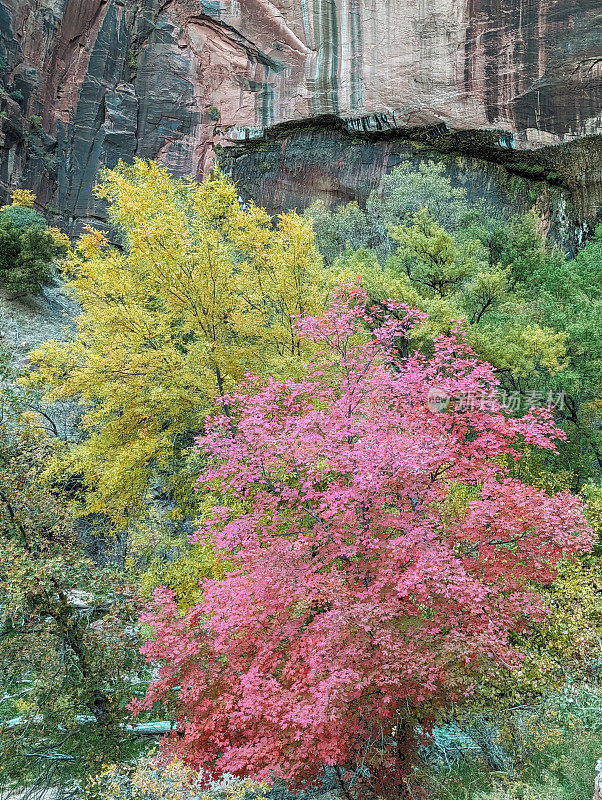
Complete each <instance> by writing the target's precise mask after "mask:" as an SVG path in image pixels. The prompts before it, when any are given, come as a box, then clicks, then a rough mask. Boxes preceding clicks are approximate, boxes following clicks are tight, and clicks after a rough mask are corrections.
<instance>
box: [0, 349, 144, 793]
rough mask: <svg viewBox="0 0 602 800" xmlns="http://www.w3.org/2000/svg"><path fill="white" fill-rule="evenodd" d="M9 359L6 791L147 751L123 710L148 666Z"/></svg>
mask: <svg viewBox="0 0 602 800" xmlns="http://www.w3.org/2000/svg"><path fill="white" fill-rule="evenodd" d="M0 362H1V363H0V371H1V373H2V374H1V377H2V387H3V388H2V390H1V391H0V410H1V419H0V586H2V592H1V593H0V791H2V790H3V789H7V790H10V788H11V787H13V788H14V787H19V786H25V787H28V788H29V789H35V788H37V789H41V788H44V787H47V786H52V785H63V786H65V785H70V784H72V782H73V781H75V780H79V779H82V778H85V776H87V775H90V774H94V773H95V772H96V771H97V770H98V769H99V768H101V767H102V765H103V764H105V763H107V762H112V761H114V760H115V759H121V758H125V757H127V756H128V755H129V754H130V753H132V752H134V751H135V750H137V749H138V748H137V745H136V744H135V742H134V739H133V738H132V735H131V734H130V733H128V730H127V728H126V724H127V722H128V712H127V710H126V708H125V706H126V703H127V701H128V700H129V698H130V697H131V694H132V690H133V687H132V680H133V679H134V678H135V677H136V676H139V677H141V676H142V675H144V671H143V670H144V668H143V666H142V664H141V660H140V657H139V655H138V646H139V645H138V641H137V632H136V625H135V623H136V618H137V613H138V610H137V608H136V604H135V603H134V601H133V598H132V595H131V592H130V590H128V589H127V587H122V586H120V584H119V583H118V581H117V580H116V577H115V575H114V574H113V573H112V572H111V571H110V570H109V569H99V568H98V567H96V566H95V565H94V564H93V563H92V562H91V561H90V560H89V559H88V558H86V557H85V555H84V554H83V552H82V549H81V547H80V545H79V542H78V537H77V533H76V530H75V529H74V526H73V522H72V518H71V514H70V508H69V504H68V503H67V502H66V501H65V499H64V498H63V497H61V496H60V495H57V494H56V493H52V492H51V491H49V489H48V488H47V487H45V486H44V485H43V483H42V482H41V481H40V475H41V472H42V468H43V464H44V462H45V460H47V458H48V457H49V452H50V443H49V441H48V440H47V439H46V438H45V436H44V435H43V434H42V433H40V428H39V427H38V426H37V425H36V418H35V415H33V416H32V415H31V412H29V411H28V410H27V404H26V403H25V402H24V400H25V398H23V397H21V396H20V392H19V390H18V389H16V388H14V387H15V385H16V384H15V377H17V376H15V374H14V373H13V371H12V369H11V366H10V362H9V360H8V358H7V357H6V355H5V354H0Z"/></svg>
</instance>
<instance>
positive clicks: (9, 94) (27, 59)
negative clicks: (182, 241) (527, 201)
mask: <svg viewBox="0 0 602 800" xmlns="http://www.w3.org/2000/svg"><path fill="white" fill-rule="evenodd" d="M601 23H602V10H601V8H600V4H599V2H598V0H581V2H579V3H575V2H574V0H389V1H388V2H380V3H377V2H374V0H276V2H272V0H45V4H44V5H40V3H39V2H38V0H0V67H1V68H2V69H1V70H0V71H1V72H3V85H4V92H3V94H2V97H1V99H0V112H1V115H0V201H3V200H5V199H6V197H7V195H8V193H9V191H10V189H11V188H14V187H15V186H27V187H29V188H32V189H33V190H34V191H35V192H36V193H37V194H38V196H39V200H40V202H41V203H42V204H44V205H47V204H50V211H51V213H53V214H54V215H55V216H56V217H58V218H59V219H62V221H63V224H64V225H65V226H66V227H67V228H68V229H72V230H73V229H74V228H75V227H78V226H80V225H81V223H82V222H83V221H85V220H88V221H92V222H94V220H102V218H103V217H104V209H103V206H102V204H101V203H100V202H99V201H98V200H97V199H96V198H94V196H93V193H92V187H93V185H94V183H95V181H96V179H97V174H98V170H99V167H101V166H103V165H107V166H112V165H114V164H115V163H116V161H117V160H118V159H119V158H124V159H127V160H130V159H131V158H132V157H134V156H147V157H153V158H158V159H159V160H160V161H162V162H164V163H166V164H168V165H169V167H170V169H172V170H173V172H174V173H175V174H178V175H192V176H199V175H200V174H201V173H202V172H203V171H204V170H206V169H207V168H208V167H209V166H210V164H211V163H213V160H214V158H215V149H216V146H219V147H224V148H226V147H228V146H231V145H234V146H235V148H236V149H235V151H234V152H233V154H232V155H230V156H229V155H228V154H227V153H224V155H223V156H222V160H223V161H224V163H226V162H228V160H230V161H236V163H237V165H238V167H239V169H238V170H237V173H238V176H239V177H241V176H242V177H244V175H245V173H246V172H247V171H248V170H247V168H246V167H245V166H244V163H245V155H244V153H245V152H248V153H249V162H248V163H249V165H250V166H249V168H248V169H249V170H251V173H252V179H251V182H250V184H249V186H251V185H252V188H253V192H252V193H254V194H255V196H256V198H257V199H258V200H259V201H260V202H262V203H264V204H266V205H267V206H268V207H269V208H271V209H272V210H280V209H281V208H283V207H284V206H285V205H287V204H290V203H291V199H289V198H292V199H293V200H294V203H293V204H295V205H298V204H299V203H304V202H305V201H306V199H307V194H308V189H307V188H303V187H300V188H293V189H291V188H290V186H289V183H290V180H291V178H290V176H291V175H292V174H294V173H296V172H298V169H299V164H300V163H301V162H300V156H299V151H303V149H304V148H307V147H308V146H309V147H310V148H311V149H309V150H307V149H305V152H304V153H303V152H302V153H301V161H302V159H303V157H306V160H307V162H308V164H316V162H320V163H318V164H317V166H316V167H315V169H314V170H313V172H312V175H313V177H312V178H311V180H310V182H309V183H308V184H307V186H308V187H309V186H311V187H315V186H318V184H319V185H320V187H321V188H320V192H319V194H321V195H322V196H324V197H325V198H327V199H328V200H329V201H334V200H338V199H342V198H344V199H349V198H351V197H354V198H359V199H360V200H361V199H362V198H363V197H364V196H365V194H366V192H365V186H364V184H365V183H366V181H367V182H368V183H369V184H370V188H371V187H372V185H373V184H375V183H376V184H378V180H380V177H382V174H384V172H385V171H386V170H387V169H389V168H390V166H391V158H390V152H391V151H392V150H395V147H397V148H402V149H403V147H405V146H406V145H404V144H397V145H391V141H392V139H393V137H396V136H401V137H402V141H403V137H407V136H410V137H416V136H418V138H420V137H422V141H423V142H424V140H425V137H426V143H427V145H428V147H429V148H430V150H431V153H430V154H431V155H432V154H433V153H435V154H438V153H444V154H447V156H445V157H446V158H447V157H448V156H449V155H450V154H454V153H455V154H456V156H458V155H459V156H461V157H462V158H463V159H466V158H469V159H472V160H473V161H474V160H475V159H476V160H478V161H482V160H484V161H486V162H492V163H494V164H501V165H502V168H503V169H504V170H505V169H506V168H508V165H510V167H509V170H510V174H515V175H520V176H521V177H522V178H524V179H527V180H531V181H532V180H534V179H536V180H538V181H540V182H541V181H543V182H546V183H549V184H551V185H560V186H562V187H563V188H564V190H565V192H566V197H567V200H571V201H572V205H573V208H572V210H571V212H570V214H569V216H570V217H571V220H572V222H573V223H576V222H583V221H587V222H588V223H589V224H590V225H591V223H592V222H593V221H594V220H595V218H596V217H597V215H598V213H599V209H600V194H601V186H602V178H601V176H600V170H601V168H600V161H601V159H600V147H599V144H598V142H599V140H597V139H596V137H595V134H598V133H599V132H601V131H602V110H601V109H602V102H601V101H602V24H601ZM316 120H318V121H320V135H319V137H317V138H315V137H314V140H313V141H310V142H308V137H307V135H306V134H305V133H302V132H299V131H294V130H293V131H288V134H287V137H286V146H285V147H283V146H282V136H281V135H276V136H275V135H274V128H275V130H276V132H277V131H278V127H277V126H278V125H281V124H283V123H284V124H289V123H298V122H299V121H309V122H313V121H316ZM324 120H330V123H329V124H328V125H325V124H324ZM473 134H478V135H473ZM471 135H472V139H471ZM345 137H346V138H345ZM454 137H456V138H454ZM584 137H585V138H584ZM258 141H259V142H262V143H263V147H264V152H268V151H269V157H268V161H269V163H270V168H269V172H268V173H266V180H265V182H262V181H261V180H260V176H259V175H258V174H256V173H257V159H256V155H255V153H256V152H257V151H256V148H255V144H256V143H257V142H258ZM366 142H368V143H369V144H370V145H374V146H370V147H367V146H366ZM582 142H585V143H586V144H584V145H583V146H580V147H577V145H579V144H580V143H582ZM249 144H251V147H248V145H249ZM554 146H556V149H558V151H559V154H558V155H557V156H555V155H551V154H550V152H549V151H550V150H552V149H554ZM315 147H319V148H323V149H321V150H320V149H318V150H316V149H315ZM333 148H334V150H336V149H337V148H338V149H339V150H340V149H341V148H343V149H344V151H345V158H349V160H350V163H352V164H353V165H354V166H356V165H357V164H358V162H359V161H361V163H362V169H361V170H360V172H361V176H360V179H359V181H358V185H357V186H356V187H354V186H353V185H352V183H353V182H352V181H351V180H348V179H343V178H342V173H341V170H340V169H338V168H337V167H336V166H335V167H333V162H332V160H331V159H332V157H333ZM293 149H294V150H296V154H295V156H294V158H293V159H292V160H288V159H289V158H290V157H291V150H293ZM556 162H558V163H560V164H561V166H562V169H560V170H559V169H558V167H557V166H554V164H555V163H556ZM458 163H460V162H458ZM525 167H526V168H527V169H526V170H525V169H524V168H525ZM536 167H539V168H540V171H539V172H537V171H535V172H533V170H534V169H535V168H536ZM521 169H522V172H521ZM529 170H531V172H529ZM275 171H276V172H278V173H279V174H280V175H281V176H282V177H283V180H284V184H283V185H279V184H278V183H277V180H276V178H275V174H276V173H275ZM456 171H458V170H456ZM460 172H461V168H460ZM458 174H459V173H458ZM472 174H473V170H472V168H471V169H469V170H468V171H467V172H466V174H465V175H464V177H462V178H461V180H462V181H464V182H465V183H467V184H470V183H471V181H472V180H473V178H472V177H471V175H472ZM366 175H370V176H371V177H370V178H369V179H368V178H366V177H365V176H366ZM275 181H276V184H277V189H276V191H275V193H274V191H273V187H274V183H275ZM287 181H288V182H287ZM366 185H367V184H366ZM243 186H244V187H245V188H246V187H247V183H246V181H245V180H243Z"/></svg>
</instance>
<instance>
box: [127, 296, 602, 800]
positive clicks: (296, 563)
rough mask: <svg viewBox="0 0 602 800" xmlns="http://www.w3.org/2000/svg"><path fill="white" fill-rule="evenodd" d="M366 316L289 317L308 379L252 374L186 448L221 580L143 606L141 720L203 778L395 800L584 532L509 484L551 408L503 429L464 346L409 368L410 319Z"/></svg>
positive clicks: (399, 311)
mask: <svg viewBox="0 0 602 800" xmlns="http://www.w3.org/2000/svg"><path fill="white" fill-rule="evenodd" d="M365 308H366V296H365V294H364V293H363V291H362V290H361V289H360V288H358V287H353V288H347V289H346V290H345V292H344V293H342V294H340V296H339V297H338V299H337V300H335V302H334V303H333V304H332V306H331V307H330V309H329V310H328V312H327V313H326V314H325V315H324V316H322V317H306V318H304V319H302V320H300V321H299V322H298V324H297V331H298V333H299V335H300V336H301V337H302V338H304V339H309V340H313V342H317V343H318V345H319V346H320V348H321V350H320V354H319V356H317V357H316V358H315V359H314V361H313V362H312V364H311V366H310V368H309V369H308V371H307V373H306V377H305V379H303V380H293V379H291V380H285V381H281V380H275V379H270V380H269V381H268V382H267V383H261V382H260V381H259V380H256V379H253V378H251V377H249V379H248V383H247V385H246V386H245V387H244V389H243V390H242V391H241V393H239V394H235V395H232V396H228V397H225V398H223V405H222V408H223V412H222V413H221V414H219V415H218V416H215V417H214V418H212V420H211V421H210V422H209V424H208V425H207V427H206V430H205V433H204V435H203V436H201V437H200V438H199V439H198V447H199V450H200V452H201V453H203V454H205V457H206V459H207V462H206V463H207V465H206V468H205V470H204V471H203V473H202V474H201V476H200V477H199V481H198V486H199V489H200V490H202V491H203V492H210V493H213V496H214V498H215V508H214V511H213V515H212V516H211V518H209V519H206V520H205V521H204V524H203V528H202V530H201V531H200V532H199V533H198V534H197V539H199V540H207V541H209V542H211V543H212V544H213V546H215V547H216V548H218V549H219V550H220V551H221V552H223V553H224V554H227V556H228V559H229V560H231V562H232V564H233V566H234V569H233V570H232V571H231V572H229V573H228V574H227V575H226V576H225V577H224V578H223V579H222V580H209V579H206V580H205V582H204V584H203V591H204V595H203V600H202V602H201V603H199V604H198V605H196V606H194V607H193V608H191V609H190V610H189V611H188V612H187V613H186V614H185V615H184V616H182V615H181V614H180V613H179V612H178V609H177V606H176V603H175V600H174V598H173V596H172V595H171V594H170V593H169V592H168V591H167V590H159V591H158V592H157V593H156V606H155V609H154V611H153V612H152V613H150V614H148V615H147V617H146V622H147V623H148V624H149V625H150V626H151V628H152V631H153V636H152V638H151V639H150V640H149V641H148V643H147V644H146V646H145V653H146V656H147V658H149V659H150V660H153V661H158V662H159V663H160V665H161V666H160V672H159V676H158V678H157V680H156V681H155V682H154V684H153V685H152V686H151V687H150V689H149V692H148V694H147V697H146V699H145V701H144V703H143V704H142V705H143V706H145V707H148V708H150V707H152V706H153V705H154V704H155V703H159V704H164V705H166V706H167V707H168V708H169V709H170V712H171V714H172V715H173V717H172V718H175V719H176V720H178V723H177V724H178V729H179V730H178V733H177V734H174V736H173V738H171V739H169V740H168V741H167V742H166V743H165V752H166V753H168V754H170V755H174V756H177V757H180V758H183V759H184V760H185V761H186V762H187V763H188V764H190V765H192V766H195V767H202V768H204V769H206V770H209V771H210V772H213V773H214V774H216V773H217V774H219V773H221V772H224V771H230V772H233V773H235V774H240V775H253V776H254V777H256V778H259V779H268V780H271V779H273V778H274V777H282V778H284V779H287V780H292V781H294V782H295V783H298V782H300V781H303V780H309V781H312V780H314V779H316V778H317V777H319V775H320V773H321V770H322V767H323V765H324V764H327V765H333V766H335V767H336V768H338V769H339V770H340V775H341V778H342V779H343V780H344V781H345V783H346V786H347V791H349V792H360V793H361V791H363V789H362V787H364V788H365V787H370V788H371V789H372V790H375V791H377V792H378V793H380V794H381V795H386V796H389V797H396V796H398V795H399V794H400V792H401V790H400V789H399V786H401V785H402V784H403V780H402V779H403V776H404V774H406V773H407V770H408V765H409V758H410V755H411V750H412V746H413V745H412V739H413V736H414V733H415V729H416V720H417V719H420V720H421V721H422V723H423V724H424V722H425V719H428V715H429V713H431V712H435V711H436V710H437V709H438V708H441V707H444V706H446V705H448V704H449V703H450V702H454V701H458V702H459V701H461V700H462V699H463V698H466V697H467V696H469V695H470V692H471V685H472V683H473V680H474V679H475V676H476V675H477V674H478V673H479V672H481V671H483V670H486V669H487V667H488V665H493V664H495V665H500V664H501V665H505V666H507V667H512V666H513V665H517V664H519V663H520V658H521V656H520V653H519V652H517V651H516V650H515V649H514V648H513V646H512V644H511V641H510V638H511V636H512V634H513V632H515V631H521V630H523V629H524V627H525V625H527V624H528V623H529V622H530V621H532V620H533V619H538V618H541V616H542V615H543V614H544V613H545V609H544V608H543V606H542V602H541V599H540V595H539V594H538V593H537V592H536V589H537V587H538V586H541V585H546V584H548V583H549V582H550V581H551V580H552V579H553V576H554V565H555V564H556V562H557V561H558V560H559V559H560V558H562V557H564V556H566V555H569V556H570V555H571V554H576V553H581V552H585V551H587V550H588V549H589V547H590V545H591V531H590V530H589V528H588V526H587V523H586V521H585V518H584V516H583V513H582V508H581V505H580V502H579V501H578V500H577V499H576V498H575V497H573V496H572V495H570V494H568V493H559V494H551V493H546V492H545V491H543V490H541V489H537V488H534V487H532V486H529V485H526V484H524V483H522V482H520V481H519V480H517V479H515V478H513V477H512V476H511V471H510V468H509V464H511V463H512V462H513V461H515V460H518V459H520V457H521V448H524V447H525V446H529V447H539V448H545V449H553V448H554V441H555V439H556V438H558V437H559V436H561V435H562V434H561V432H560V431H559V430H558V429H557V428H556V427H555V426H554V424H553V421H552V419H551V416H550V414H548V412H547V411H545V410H538V409H535V410H533V411H532V412H531V413H530V414H529V415H528V416H526V417H523V418H513V417H511V416H509V414H508V413H506V411H505V409H504V408H503V407H501V406H500V405H499V403H498V402H497V401H496V399H495V396H496V388H497V386H498V383H497V379H496V377H495V373H494V370H493V368H492V367H491V366H490V365H489V364H487V363H485V362H483V361H480V360H479V359H478V357H477V356H476V355H475V353H474V352H473V351H472V350H471V349H470V347H469V346H468V344H467V343H466V340H465V338H464V336H463V334H462V333H461V332H456V333H454V334H453V335H451V336H439V337H436V339H435V341H434V351H433V353H432V355H430V356H429V357H427V356H425V355H423V354H421V353H419V352H416V353H413V354H409V355H407V352H408V351H407V348H406V347H405V346H404V344H405V341H406V337H407V335H408V333H409V331H410V329H411V328H412V327H413V326H415V325H416V324H420V323H421V321H422V319H423V315H421V314H420V313H419V312H415V311H412V310H411V309H410V308H408V307H407V306H403V305H402V304H399V303H389V305H388V313H387V314H385V315H382V314H381V315H380V318H379V320H378V321H376V319H375V318H374V317H373V314H372V312H370V311H368V312H366V310H365ZM368 331H371V333H370V334H368ZM434 395H437V396H443V397H445V398H448V400H449V402H447V403H442V404H441V403H433V402H432V400H433V397H434ZM469 397H470V398H473V399H474V398H480V400H479V402H466V398H469ZM419 709H420V713H418V710H419ZM359 796H361V794H360V795H359Z"/></svg>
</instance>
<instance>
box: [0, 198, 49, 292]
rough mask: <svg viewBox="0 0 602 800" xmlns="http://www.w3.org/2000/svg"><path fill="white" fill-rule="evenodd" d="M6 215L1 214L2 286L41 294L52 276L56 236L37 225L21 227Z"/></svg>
mask: <svg viewBox="0 0 602 800" xmlns="http://www.w3.org/2000/svg"><path fill="white" fill-rule="evenodd" d="M21 210H24V209H20V211H21ZM33 213H34V214H35V213H36V212H33ZM5 214H6V212H3V213H2V214H0V283H3V284H4V286H6V288H7V289H8V290H9V291H10V292H14V293H17V294H28V293H35V292H38V291H39V290H40V287H41V286H42V285H43V284H44V283H46V282H47V281H48V279H49V278H50V275H51V272H50V264H51V262H52V259H53V255H54V240H53V237H52V235H51V234H50V233H49V232H48V231H47V230H46V229H45V228H42V227H39V226H37V225H34V226H31V227H30V226H23V227H19V226H17V225H15V223H14V222H13V220H12V218H11V217H10V216H9V217H8V218H5Z"/></svg>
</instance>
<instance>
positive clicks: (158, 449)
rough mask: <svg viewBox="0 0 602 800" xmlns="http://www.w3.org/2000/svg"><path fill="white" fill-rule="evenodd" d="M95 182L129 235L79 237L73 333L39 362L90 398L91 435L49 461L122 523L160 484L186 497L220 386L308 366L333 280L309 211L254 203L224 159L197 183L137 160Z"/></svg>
mask: <svg viewBox="0 0 602 800" xmlns="http://www.w3.org/2000/svg"><path fill="white" fill-rule="evenodd" d="M97 191H98V194H99V195H100V196H101V197H104V198H106V200H107V201H108V206H109V218H110V221H111V223H112V225H113V229H114V231H115V236H116V237H118V243H113V242H112V241H110V240H109V238H107V236H106V235H105V234H103V233H100V232H98V231H91V230H90V231H89V232H88V234H87V235H84V236H83V237H82V238H81V240H80V241H79V243H78V245H77V247H76V248H75V250H74V253H73V255H72V256H71V258H70V259H69V261H68V263H67V265H66V269H67V271H68V274H69V276H70V282H69V284H68V287H69V290H70V291H71V292H72V293H73V295H74V297H75V299H76V300H77V301H78V303H79V304H80V306H81V309H82V311H81V314H80V315H79V316H78V317H77V319H76V327H75V332H74V334H73V335H72V336H70V337H69V338H67V340H66V341H50V342H47V343H46V344H44V345H43V346H42V347H41V348H40V349H39V350H37V351H36V352H34V353H32V354H31V360H32V362H33V364H34V368H35V379H36V381H37V382H38V383H39V384H41V385H44V386H46V387H48V388H47V392H48V398H49V399H50V400H73V399H76V400H78V401H79V402H80V403H81V404H82V406H83V410H84V413H83V417H82V421H81V426H80V428H81V432H82V434H83V436H82V437H81V439H80V441H78V442H76V443H75V444H72V445H69V446H68V447H67V448H66V450H63V451H62V452H61V453H60V454H59V456H58V457H57V462H56V463H55V464H54V465H53V466H52V467H51V469H52V470H54V471H58V472H60V471H63V472H67V473H70V474H79V475H82V476H83V484H84V487H85V489H84V493H83V494H84V502H83V504H82V510H83V513H94V512H96V513H102V514H103V515H108V517H109V518H110V519H111V520H112V522H113V524H114V525H115V526H116V527H119V526H125V525H126V524H128V522H129V521H131V520H132V518H135V517H136V516H138V515H139V514H140V512H141V511H142V510H143V509H144V504H145V496H146V495H147V492H148V489H149V487H150V486H151V485H153V484H154V485H155V487H156V486H157V485H160V486H161V487H162V488H163V489H164V488H165V486H169V487H170V491H171V496H172V498H174V497H175V498H176V500H175V501H174V502H175V505H176V507H179V508H180V509H182V508H185V505H186V502H187V499H186V498H188V499H190V498H191V497H192V477H191V474H189V472H188V471H187V470H186V463H185V462H186V454H187V453H189V452H190V448H191V445H192V441H193V437H194V435H195V434H198V433H199V432H200V431H201V430H202V426H203V420H204V417H205V416H206V414H207V413H208V412H209V411H210V410H211V409H212V408H215V398H216V397H217V396H218V395H221V394H223V393H227V392H229V391H231V390H232V389H234V388H235V386H236V384H237V382H238V381H240V380H241V378H243V376H244V375H245V373H247V372H253V373H255V374H258V375H261V376H266V375H268V374H269V375H274V376H283V377H284V376H289V375H295V374H299V371H300V369H301V368H302V364H303V362H304V360H305V359H306V358H307V357H308V355H309V352H308V350H307V348H308V344H307V343H306V342H301V341H300V339H299V337H298V336H297V334H296V332H295V329H294V324H293V323H294V319H295V317H296V316H297V315H301V314H306V313H317V312H319V311H320V310H321V309H322V308H323V307H324V303H325V300H326V291H325V287H324V286H323V269H322V259H321V257H320V255H319V253H318V252H317V250H316V248H315V245H314V238H313V232H312V227H311V223H310V222H308V221H306V220H303V219H302V218H301V217H299V216H298V215H297V214H296V213H293V212H291V213H287V214H282V215H281V216H280V217H278V219H277V220H276V221H275V222H274V221H273V220H272V219H271V217H270V216H269V215H268V214H267V213H266V212H265V211H264V210H262V209H260V208H258V207H257V206H255V205H253V204H252V203H250V204H248V205H246V206H243V205H242V204H241V202H240V201H239V198H238V194H237V191H236V187H235V185H234V184H233V183H232V181H231V180H230V179H229V178H228V177H227V176H226V175H224V174H223V173H222V172H220V171H219V170H218V169H215V170H214V171H213V172H212V173H211V174H210V175H209V176H208V177H207V179H206V180H204V181H203V182H202V183H201V184H198V183H196V182H193V181H189V180H176V179H174V178H172V177H171V176H170V175H169V174H168V172H167V171H166V170H165V168H163V167H162V166H160V165H158V164H156V163H153V162H148V161H143V160H137V161H136V162H135V163H134V164H133V165H129V166H128V165H125V164H119V165H118V166H117V168H115V169H113V170H108V171H105V173H104V174H103V176H102V182H101V184H100V186H99V187H98V190H97ZM179 489H181V496H180V497H178V496H177V494H178V490H179Z"/></svg>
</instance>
